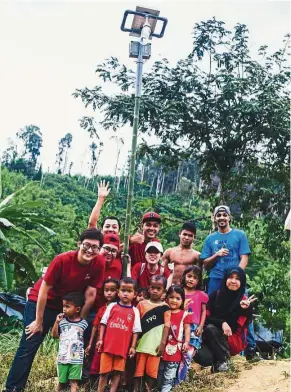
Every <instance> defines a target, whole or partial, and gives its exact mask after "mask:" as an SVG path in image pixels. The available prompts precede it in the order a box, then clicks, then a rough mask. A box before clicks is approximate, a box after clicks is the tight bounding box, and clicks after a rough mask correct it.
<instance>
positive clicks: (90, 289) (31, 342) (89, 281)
mask: <svg viewBox="0 0 291 392" xmlns="http://www.w3.org/2000/svg"><path fill="white" fill-rule="evenodd" d="M102 245H103V235H102V233H101V232H100V231H99V230H97V229H87V230H85V231H84V232H83V233H82V234H81V236H80V240H79V242H78V250H76V251H70V252H66V253H62V254H60V255H58V256H56V257H55V258H54V260H53V261H52V262H51V264H50V265H49V266H48V269H47V271H46V273H45V275H44V277H42V278H41V279H39V280H38V281H37V282H36V283H35V285H34V286H33V287H32V289H31V290H30V293H29V295H28V301H27V303H26V307H25V312H24V331H23V334H22V337H21V340H20V344H19V348H18V350H17V352H16V354H15V357H14V361H13V363H12V366H11V369H10V372H9V375H8V378H7V381H6V392H10V391H14V392H18V391H23V390H24V388H25V385H26V382H27V379H28V376H29V372H30V369H31V366H32V363H33V360H34V357H35V354H36V353H37V350H38V348H39V346H40V345H41V343H42V341H43V339H44V337H45V335H46V334H47V333H48V331H49V329H50V328H51V327H52V326H53V325H54V322H55V319H56V317H57V315H58V314H59V313H60V312H62V297H63V296H64V295H65V294H68V293H71V292H76V291H78V292H85V296H86V302H85V305H84V307H83V308H82V311H81V317H82V318H84V319H86V317H87V314H88V312H89V310H90V308H91V307H92V305H93V303H94V301H95V297H96V291H97V288H99V287H102V284H103V280H104V272H105V261H104V258H103V257H100V256H98V255H99V251H100V247H101V246H102Z"/></svg>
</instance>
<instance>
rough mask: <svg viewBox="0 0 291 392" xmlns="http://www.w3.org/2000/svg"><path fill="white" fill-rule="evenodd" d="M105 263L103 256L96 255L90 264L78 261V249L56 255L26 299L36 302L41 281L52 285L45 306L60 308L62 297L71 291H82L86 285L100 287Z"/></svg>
mask: <svg viewBox="0 0 291 392" xmlns="http://www.w3.org/2000/svg"><path fill="white" fill-rule="evenodd" d="M104 271H105V263H104V259H103V257H99V256H96V257H95V258H94V259H93V260H92V261H91V263H90V264H87V265H83V264H80V263H79V261H78V251H77V250H76V251H70V252H66V253H62V254H60V255H58V256H56V257H55V258H54V259H53V261H52V262H51V263H50V265H49V266H48V269H47V271H46V273H45V276H44V277H43V278H40V279H39V280H38V281H37V282H36V283H35V284H34V286H33V287H32V289H31V290H30V293H29V296H28V299H29V300H30V301H35V302H37V298H38V293H39V289H40V286H41V284H42V281H43V280H44V281H45V282H46V283H48V284H49V285H51V286H53V287H52V288H51V289H50V290H49V292H48V297H47V307H49V308H53V309H62V306H63V305H62V298H63V296H64V295H66V294H68V293H71V292H73V291H80V292H84V291H85V290H86V288H87V287H88V286H91V287H102V284H103V280H104Z"/></svg>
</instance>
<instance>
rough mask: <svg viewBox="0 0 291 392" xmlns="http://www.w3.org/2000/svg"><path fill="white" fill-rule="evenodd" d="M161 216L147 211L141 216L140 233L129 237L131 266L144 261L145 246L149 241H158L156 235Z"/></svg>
mask: <svg viewBox="0 0 291 392" xmlns="http://www.w3.org/2000/svg"><path fill="white" fill-rule="evenodd" d="M161 222H162V220H161V217H160V215H159V214H157V213H156V212H147V213H145V214H144V216H143V217H142V233H136V234H134V235H133V236H131V237H130V240H129V242H130V246H129V255H130V258H131V265H132V267H133V266H134V265H135V264H137V263H144V262H145V248H146V245H147V244H148V243H149V242H152V241H158V242H159V240H158V239H157V238H156V236H157V235H158V234H159V231H160V227H161Z"/></svg>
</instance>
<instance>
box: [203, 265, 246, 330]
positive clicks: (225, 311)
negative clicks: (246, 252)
mask: <svg viewBox="0 0 291 392" xmlns="http://www.w3.org/2000/svg"><path fill="white" fill-rule="evenodd" d="M234 273H235V274H237V275H238V277H239V280H240V288H239V289H238V290H236V291H231V290H229V289H228V288H227V287H226V281H227V279H228V278H229V277H230V276H231V275H232V274H234ZM245 289H246V274H245V272H244V270H243V269H242V268H240V267H233V268H229V269H227V270H226V271H225V275H224V279H223V281H222V282H221V285H220V289H219V290H218V291H217V292H215V293H212V294H211V295H210V297H209V303H208V308H209V310H210V315H211V317H215V318H216V319H220V320H223V321H226V322H227V324H228V325H229V326H230V328H231V330H232V331H233V332H235V331H236V329H237V326H238V324H237V320H238V318H239V317H240V316H245V317H247V321H248V320H249V319H250V316H251V309H250V308H249V309H243V308H242V307H241V306H240V301H241V300H242V299H243V297H244V294H245Z"/></svg>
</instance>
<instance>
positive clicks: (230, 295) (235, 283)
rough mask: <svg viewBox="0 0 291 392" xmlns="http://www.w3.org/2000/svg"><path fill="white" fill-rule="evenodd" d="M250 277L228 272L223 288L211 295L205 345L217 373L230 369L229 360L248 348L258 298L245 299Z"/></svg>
mask: <svg viewBox="0 0 291 392" xmlns="http://www.w3.org/2000/svg"><path fill="white" fill-rule="evenodd" d="M245 288H246V275H245V272H244V270H243V269H242V268H240V267H234V268H230V269H228V270H226V272H225V276H224V279H223V281H222V282H221V286H220V289H219V290H218V291H216V292H213V293H211V294H210V296H209V301H208V304H207V320H206V324H207V325H206V327H205V329H204V332H203V342H204V343H205V344H206V345H207V347H208V348H209V350H210V351H211V353H212V357H213V360H212V361H213V371H226V370H228V369H229V365H228V359H229V358H230V356H231V355H236V354H239V353H240V352H241V351H243V350H244V349H245V347H246V346H247V342H246V333H247V326H248V323H249V322H250V320H251V317H252V307H251V306H250V305H251V303H252V302H254V301H255V300H256V298H254V296H251V297H249V298H248V299H247V297H246V296H245Z"/></svg>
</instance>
